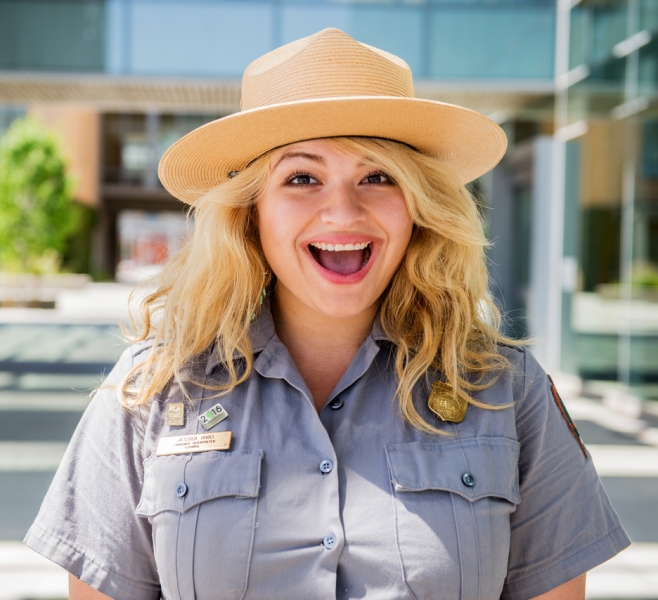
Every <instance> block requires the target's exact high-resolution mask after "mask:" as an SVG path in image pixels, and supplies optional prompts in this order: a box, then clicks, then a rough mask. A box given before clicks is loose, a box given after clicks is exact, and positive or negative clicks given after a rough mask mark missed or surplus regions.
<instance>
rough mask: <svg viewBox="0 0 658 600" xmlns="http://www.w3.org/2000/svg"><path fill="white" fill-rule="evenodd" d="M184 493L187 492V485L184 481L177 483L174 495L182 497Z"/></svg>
mask: <svg viewBox="0 0 658 600" xmlns="http://www.w3.org/2000/svg"><path fill="white" fill-rule="evenodd" d="M185 494H187V486H186V485H185V484H184V483H179V484H178V485H177V486H176V495H177V496H178V497H179V498H182V497H183V496H184V495H185Z"/></svg>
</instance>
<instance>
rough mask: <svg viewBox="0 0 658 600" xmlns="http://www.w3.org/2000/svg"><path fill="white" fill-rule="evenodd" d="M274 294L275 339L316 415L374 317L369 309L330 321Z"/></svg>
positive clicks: (375, 307)
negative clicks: (306, 391)
mask: <svg viewBox="0 0 658 600" xmlns="http://www.w3.org/2000/svg"><path fill="white" fill-rule="evenodd" d="M288 296H289V294H287V293H286V291H284V290H280V291H279V290H277V294H276V295H275V297H274V300H273V305H272V316H273V319H274V327H275V329H276V333H277V335H278V336H279V339H280V340H281V341H282V342H283V343H284V344H285V345H286V347H287V348H288V352H290V356H291V357H292V359H293V361H294V362H295V364H296V365H297V368H298V369H299V372H300V374H301V376H302V378H303V379H304V381H305V382H306V385H307V386H308V388H309V390H310V392H311V394H312V396H313V398H312V400H313V403H314V404H315V407H316V409H317V410H318V412H319V411H320V410H322V407H323V406H324V405H325V403H326V402H327V400H328V399H329V395H330V394H331V392H332V390H333V389H334V388H335V387H336V385H337V384H338V382H339V381H340V378H341V377H342V376H343V375H344V374H345V371H347V368H348V367H349V365H350V363H351V362H352V359H353V358H354V356H355V355H356V353H357V352H358V350H359V348H360V347H361V345H362V344H363V342H364V341H365V339H366V338H367V337H368V334H369V333H370V331H371V329H372V324H373V322H374V320H375V316H376V314H377V310H378V308H379V307H378V305H373V306H372V307H370V308H369V309H367V310H366V311H364V312H362V313H359V314H358V315H355V316H351V317H346V318H333V317H329V316H327V315H325V314H321V313H318V312H317V311H314V310H312V309H311V308H309V307H308V306H306V305H304V304H302V303H301V302H299V301H297V299H296V298H293V297H288Z"/></svg>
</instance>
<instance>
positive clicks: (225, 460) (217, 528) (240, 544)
mask: <svg viewBox="0 0 658 600" xmlns="http://www.w3.org/2000/svg"><path fill="white" fill-rule="evenodd" d="M262 458H263V452H262V450H256V451H251V452H203V453H199V454H189V455H179V456H162V457H155V456H154V457H151V458H150V459H148V460H147V461H146V463H145V472H144V488H143V490H142V497H141V499H140V502H139V505H138V506H137V509H136V514H137V515H138V516H140V517H145V518H147V519H148V520H149V521H150V523H151V525H152V527H153V543H154V549H155V559H156V563H157V566H158V573H159V575H160V581H161V585H162V597H163V598H164V599H165V600H192V599H194V598H196V599H197V600H207V599H208V600H209V599H213V600H217V599H221V600H224V599H234V598H242V597H243V596H244V594H245V592H246V589H247V580H248V577H249V563H250V561H251V552H252V546H253V539H254V529H255V527H256V509H257V503H258V492H259V488H260V469H261V460H262Z"/></svg>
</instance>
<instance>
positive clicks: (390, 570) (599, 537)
mask: <svg viewBox="0 0 658 600" xmlns="http://www.w3.org/2000/svg"><path fill="white" fill-rule="evenodd" d="M252 341H253V349H254V354H255V356H256V358H255V362H254V369H253V372H252V373H251V375H250V377H249V379H248V380H247V381H246V382H245V383H243V384H241V385H240V386H238V387H237V388H236V389H235V390H234V391H233V392H232V393H231V394H230V395H228V396H225V397H222V398H220V399H219V401H220V402H221V404H222V406H223V407H224V408H225V409H226V411H227V412H228V415H229V416H228V418H226V419H224V420H223V421H221V422H220V423H218V424H217V425H215V426H214V427H213V428H212V429H211V430H210V431H211V432H215V431H232V433H233V440H232V442H231V447H230V449H229V450H228V451H208V452H200V453H189V454H180V455H172V456H156V454H155V449H156V445H157V442H158V440H159V438H161V437H163V436H178V435H183V434H194V433H204V432H205V430H204V429H203V427H202V426H201V424H200V422H199V420H198V418H197V417H198V416H199V415H200V414H201V413H202V412H205V411H207V410H208V409H209V408H211V407H212V406H214V405H215V404H216V403H217V402H218V399H217V398H211V396H212V392H209V391H208V390H204V389H203V388H202V386H199V385H194V383H193V382H198V381H205V382H206V383H208V384H212V383H217V382H219V381H222V380H223V379H224V378H225V377H226V372H225V368H224V362H223V361H222V359H221V357H220V356H219V355H218V354H217V352H216V351H214V350H212V349H211V350H209V351H208V352H206V353H204V354H203V355H202V356H201V357H199V360H198V361H196V362H195V364H194V365H192V366H191V367H190V369H189V373H188V379H187V380H184V381H183V382H182V385H184V386H187V389H188V391H189V393H190V394H191V395H192V396H193V397H194V398H195V399H196V401H195V402H194V403H193V404H191V405H190V404H187V405H186V409H185V424H184V426H182V427H173V426H169V425H168V424H167V419H166V405H167V404H168V403H172V402H183V401H184V398H183V393H182V390H181V389H180V387H179V385H174V384H171V385H169V386H168V387H167V388H166V389H165V390H163V391H162V393H161V394H159V395H158V396H157V397H156V398H154V399H153V401H152V403H150V404H149V405H147V406H142V407H141V408H140V409H138V410H134V411H128V410H126V409H124V408H122V407H121V406H120V405H119V403H118V401H117V400H116V397H115V393H114V391H113V390H112V389H111V387H109V386H112V385H113V384H116V383H117V382H118V381H119V380H120V379H121V378H122V376H123V375H124V374H125V373H126V372H127V371H128V369H129V368H131V366H132V365H133V364H137V363H138V362H139V361H141V360H142V359H143V358H144V356H145V353H146V352H148V345H147V344H142V345H137V346H133V347H132V348H130V349H128V350H127V351H126V352H125V353H124V354H123V356H122V358H121V359H120V361H119V363H118V364H117V366H116V367H115V369H114V370H113V371H112V373H111V375H110V376H109V378H108V380H107V382H106V385H107V386H108V387H105V388H104V389H102V390H101V391H100V392H99V393H98V394H97V395H96V396H95V397H94V399H93V401H92V402H91V404H90V406H89V407H88V408H87V410H86V411H85V414H84V416H83V418H82V420H81V422H80V425H79V426H78V429H77V430H76V432H75V435H74V436H73V439H72V440H71V443H70V445H69V447H68V450H67V452H66V455H65V457H64V460H63V462H62V464H61V466H60V468H59V470H58V471H57V474H56V475H55V478H54V481H53V483H52V485H51V487H50V490H49V491H48V494H47V496H46V499H45V500H44V503H43V506H42V508H41V511H40V512H39V515H38V517H37V519H36V521H35V522H34V524H33V525H32V528H31V529H30V531H29V532H28V534H27V537H26V542H27V544H28V545H29V546H30V547H32V548H33V549H35V550H36V551H37V552H39V553H41V554H43V555H44V556H46V557H48V558H50V559H51V560H53V561H55V562H56V563H58V564H60V565H61V566H63V567H64V568H65V569H67V570H68V571H70V572H71V573H73V574H74V575H76V576H77V577H79V578H80V579H82V580H83V581H85V582H86V583H88V584H89V585H91V586H92V587H94V588H97V589H99V590H100V591H102V592H104V593H105V594H107V595H109V596H110V597H112V598H117V599H121V600H127V599H135V600H155V599H157V598H159V597H162V598H164V599H165V600H189V599H193V598H197V599H198V600H218V599H234V598H236V599H237V598H249V599H268V600H273V599H279V598H281V599H284V598H285V599H293V598H294V599H297V598H300V599H301V598H304V599H318V600H319V599H329V598H341V599H343V598H363V597H366V598H371V599H373V600H375V599H393V598H395V599H398V598H441V599H446V600H453V599H458V598H462V599H493V598H499V597H502V598H510V599H517V598H518V599H522V598H531V597H533V596H536V595H538V594H541V593H543V592H546V591H548V590H550V589H552V588H554V587H556V586H558V585H560V584H562V583H564V582H566V581H569V580H570V579H572V578H574V577H576V576H578V575H580V574H582V573H584V572H585V571H587V570H589V569H591V568H592V567H594V566H595V565H597V564H599V563H601V562H603V561H605V560H607V559H608V558H610V557H612V556H613V555H615V554H616V553H617V552H619V551H620V550H622V549H623V548H625V547H626V546H627V545H628V544H629V540H628V537H627V536H626V533H625V532H624V530H623V529H622V527H621V525H620V523H619V520H618V518H617V516H616V515H615V513H614V511H613V509H612V507H611V505H610V502H609V501H608V498H607V497H606V494H605V492H604V490H603V488H602V486H601V483H600V481H599V478H598V476H597V474H596V472H595V470H594V467H593V466H592V462H591V459H589V458H586V457H585V456H584V454H583V452H582V451H581V448H580V446H579V444H578V441H577V439H575V437H574V436H573V435H572V432H571V431H570V429H569V427H568V424H567V422H566V420H565V418H564V417H563V415H562V414H561V412H560V409H559V407H558V404H557V403H556V401H555V400H554V398H553V397H552V395H551V387H550V382H549V380H548V378H547V376H546V374H545V373H544V372H543V371H542V369H541V368H540V367H539V365H538V364H537V362H536V361H535V360H534V359H533V357H532V355H531V354H530V353H529V352H527V351H526V350H524V349H515V348H504V347H503V348H501V352H504V353H505V354H506V355H507V356H508V357H509V359H510V360H511V362H512V363H513V365H514V367H515V371H514V372H513V373H508V374H506V375H504V376H502V377H500V378H499V379H498V380H497V382H496V383H495V384H494V385H493V386H492V387H490V388H488V389H487V390H486V391H483V392H480V393H476V394H475V397H476V398H477V399H478V400H480V401H481V402H484V403H486V404H489V405H492V406H493V405H504V404H509V403H512V406H511V408H507V409H504V410H497V411H494V410H483V409H479V408H476V407H473V406H471V407H470V408H469V409H468V412H467V414H466V418H465V420H464V421H463V422H462V423H460V424H453V423H441V422H440V421H438V419H436V418H434V417H433V415H431V413H429V414H428V412H429V411H428V410H427V398H428V390H429V388H428V387H427V386H425V385H419V386H418V390H417V394H416V395H417V402H418V408H419V410H421V411H422V412H423V414H425V415H426V417H427V418H428V419H433V421H432V422H433V423H434V424H436V425H437V426H438V427H440V428H441V429H442V430H444V431H445V432H446V433H448V434H450V435H448V436H439V435H434V436H429V435H425V434H421V433H420V432H418V431H417V430H415V429H413V428H411V427H409V426H408V425H406V424H405V423H404V422H403V420H402V419H401V417H400V415H399V413H398V410H397V407H396V405H395V403H394V393H395V388H396V377H395V373H394V369H393V356H394V347H393V346H392V345H391V343H390V342H389V341H388V340H387V339H386V336H385V335H384V334H383V332H382V331H381V328H380V327H378V326H377V325H375V328H374V329H373V331H372V333H371V334H370V336H369V337H368V339H367V340H366V341H365V342H364V344H363V346H362V347H361V349H360V350H359V352H358V353H357V355H356V356H355V358H354V360H353V361H352V363H351V365H350V366H349V368H348V370H347V372H346V373H345V375H344V376H343V378H342V379H341V381H340V382H339V383H338V385H337V386H336V389H335V390H334V391H333V393H332V394H331V397H330V398H329V399H328V401H327V403H326V405H325V406H324V408H323V409H322V411H321V412H320V414H319V415H318V413H317V411H316V410H315V408H314V405H313V402H312V399H311V394H310V393H309V390H308V388H307V386H306V384H305V383H304V381H303V380H302V378H301V376H300V374H299V372H298V370H297V368H296V367H295V365H294V363H293V361H292V359H291V357H290V355H289V353H288V351H287V349H286V347H285V346H284V345H283V344H282V343H281V341H280V340H279V339H278V338H277V336H276V334H275V332H274V326H273V323H272V319H271V316H270V314H269V312H268V311H267V310H264V311H263V312H262V314H261V316H260V317H259V319H258V320H257V321H255V323H254V325H253V329H252ZM318 343H321V341H320V340H319V341H318ZM181 484H184V485H181Z"/></svg>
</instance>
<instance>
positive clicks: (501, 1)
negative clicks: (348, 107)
mask: <svg viewBox="0 0 658 600" xmlns="http://www.w3.org/2000/svg"><path fill="white" fill-rule="evenodd" d="M325 27H338V28H339V29H342V30H344V31H346V32H347V33H349V34H350V35H352V36H353V37H355V38H356V39H358V40H361V41H363V42H365V43H367V44H372V45H374V46H377V47H379V48H383V49H385V50H388V51H389V52H392V53H393V54H396V55H398V56H400V57H402V58H403V59H405V60H406V61H407V62H408V63H409V65H410V66H411V68H412V70H413V72H414V74H415V76H416V77H420V78H449V79H478V78H486V79H494V80H496V79H499V80H500V79H516V80H518V79H526V80H551V79H552V78H553V54H554V40H555V2H554V0H451V1H445V0H418V1H406V0H390V1H376V0H375V1H367V2H364V1H355V2H347V1H342V0H325V1H322V2H319V1H318V0H186V1H182V0H171V1H169V0H168V1H162V0H50V1H48V0H0V69H4V70H18V71H20V70H32V71H35V70H36V71H39V70H40V71H96V72H99V73H103V72H105V73H110V74H117V75H118V74H120V75H140V76H141V75H159V76H174V77H180V76H191V77H225V78H239V77H240V76H241V75H242V71H243V70H244V68H245V67H246V66H247V64H249V62H251V61H252V60H253V59H255V58H257V57H258V56H260V55H262V54H264V53H266V52H268V51H269V50H272V49H273V48H275V47H277V46H280V45H282V44H285V43H287V42H290V41H292V40H295V39H298V38H300V37H304V36H306V35H310V34H312V33H315V32H317V31H319V30H320V29H323V28H325Z"/></svg>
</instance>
